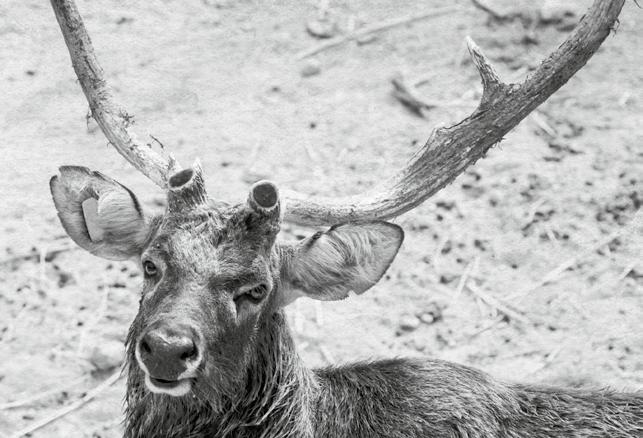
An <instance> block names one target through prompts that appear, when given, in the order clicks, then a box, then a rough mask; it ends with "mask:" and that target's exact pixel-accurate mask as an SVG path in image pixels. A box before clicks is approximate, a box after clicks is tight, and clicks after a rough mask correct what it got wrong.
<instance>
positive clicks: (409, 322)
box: [399, 315, 420, 332]
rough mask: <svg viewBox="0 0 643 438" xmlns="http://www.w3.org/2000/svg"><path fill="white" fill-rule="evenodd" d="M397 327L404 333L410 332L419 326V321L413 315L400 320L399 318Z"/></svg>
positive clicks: (404, 316)
mask: <svg viewBox="0 0 643 438" xmlns="http://www.w3.org/2000/svg"><path fill="white" fill-rule="evenodd" d="M399 326H400V329H401V330H403V331H405V332H412V331H413V330H416V329H417V328H418V327H419V326H420V320H419V319H418V318H417V317H416V316H413V315H403V316H402V318H400V323H399Z"/></svg>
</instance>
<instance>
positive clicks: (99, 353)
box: [89, 341, 125, 371]
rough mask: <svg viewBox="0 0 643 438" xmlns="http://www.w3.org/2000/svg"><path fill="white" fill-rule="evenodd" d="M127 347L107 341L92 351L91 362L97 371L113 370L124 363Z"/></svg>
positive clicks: (116, 342)
mask: <svg viewBox="0 0 643 438" xmlns="http://www.w3.org/2000/svg"><path fill="white" fill-rule="evenodd" d="M124 357H125V347H124V346H123V344H122V343H120V342H118V341H105V342H103V343H102V344H100V345H97V346H96V347H94V349H93V350H92V352H91V354H90V356H89V361H90V362H91V363H92V365H94V367H95V368H96V370H97V371H108V370H112V369H114V368H116V367H118V366H120V365H121V364H122V363H123V359H124Z"/></svg>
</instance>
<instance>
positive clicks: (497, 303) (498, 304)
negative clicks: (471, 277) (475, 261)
mask: <svg viewBox="0 0 643 438" xmlns="http://www.w3.org/2000/svg"><path fill="white" fill-rule="evenodd" d="M467 288H468V289H469V290H470V291H471V292H473V293H474V294H475V295H476V296H478V297H479V298H480V299H481V300H482V301H484V302H485V303H487V304H488V305H489V306H491V307H493V308H494V309H496V310H497V311H498V312H500V313H503V314H505V315H506V316H508V317H509V318H511V319H513V320H516V321H518V322H521V323H523V324H525V325H533V323H532V322H531V321H530V320H529V319H527V317H526V316H524V315H522V314H521V313H522V312H519V311H516V310H513V309H512V308H511V307H510V306H509V305H507V304H504V303H503V302H502V301H501V300H500V299H499V298H496V297H494V296H492V295H490V294H488V293H487V292H485V291H483V290H482V289H481V288H479V287H478V286H476V285H475V284H473V283H469V284H467Z"/></svg>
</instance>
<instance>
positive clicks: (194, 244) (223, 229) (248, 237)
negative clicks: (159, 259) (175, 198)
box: [150, 205, 279, 267]
mask: <svg viewBox="0 0 643 438" xmlns="http://www.w3.org/2000/svg"><path fill="white" fill-rule="evenodd" d="M278 231H279V225H278V224H273V223H267V222H266V221H265V220H263V218H262V217H261V216H260V215H258V214H257V213H256V212H254V211H252V210H249V209H247V208H246V207H245V206H244V205H236V206H232V207H227V206H226V207H208V208H203V209H198V210H192V211H190V212H187V213H178V214H177V213H166V214H165V215H164V216H163V217H162V218H161V219H160V220H159V222H158V226H157V228H156V232H155V233H153V237H152V239H151V242H150V245H151V247H152V249H154V248H158V249H162V250H164V251H166V252H168V253H169V254H170V255H171V256H172V258H173V259H182V260H183V261H185V262H187V263H194V264H202V263H206V262H207V261H212V260H213V259H215V258H217V257H216V254H219V255H223V253H225V256H226V258H230V259H234V260H236V262H237V263H244V264H248V265H250V264H252V259H254V257H255V256H256V255H257V253H262V252H265V251H266V250H269V249H270V248H271V247H272V246H273V244H274V241H275V237H276V235H277V233H278ZM195 267H196V266H195Z"/></svg>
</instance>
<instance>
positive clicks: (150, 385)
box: [145, 373, 192, 397]
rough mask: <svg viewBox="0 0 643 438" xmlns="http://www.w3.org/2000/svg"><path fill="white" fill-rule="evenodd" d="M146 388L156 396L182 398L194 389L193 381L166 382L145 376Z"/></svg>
mask: <svg viewBox="0 0 643 438" xmlns="http://www.w3.org/2000/svg"><path fill="white" fill-rule="evenodd" d="M145 386H147V389H149V390H150V391H151V392H153V393H156V394H167V395H171V396H173V397H181V396H183V395H185V394H187V393H188V392H190V390H191V389H192V379H178V380H165V379H158V378H156V377H152V376H150V375H148V374H147V373H146V374H145Z"/></svg>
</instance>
